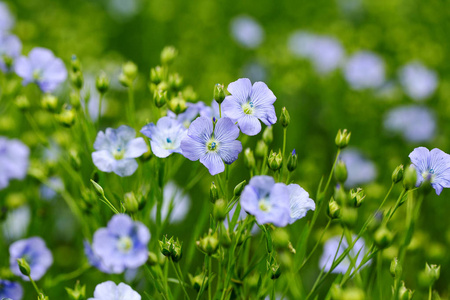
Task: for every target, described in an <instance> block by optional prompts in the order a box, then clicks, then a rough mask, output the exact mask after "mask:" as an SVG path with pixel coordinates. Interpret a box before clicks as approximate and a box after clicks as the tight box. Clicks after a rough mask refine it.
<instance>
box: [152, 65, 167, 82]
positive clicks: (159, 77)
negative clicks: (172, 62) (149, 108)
mask: <svg viewBox="0 0 450 300" xmlns="http://www.w3.org/2000/svg"><path fill="white" fill-rule="evenodd" d="M164 74H165V69H164V68H163V67H161V66H157V67H155V68H153V69H151V70H150V81H151V82H152V83H154V84H159V83H160V82H161V81H163V80H164Z"/></svg>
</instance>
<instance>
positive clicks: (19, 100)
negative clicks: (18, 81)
mask: <svg viewBox="0 0 450 300" xmlns="http://www.w3.org/2000/svg"><path fill="white" fill-rule="evenodd" d="M14 103H15V104H16V106H17V108H18V109H20V110H21V111H27V110H28V109H29V108H30V101H28V98H27V96H25V95H19V96H17V97H16V100H15V101H14Z"/></svg>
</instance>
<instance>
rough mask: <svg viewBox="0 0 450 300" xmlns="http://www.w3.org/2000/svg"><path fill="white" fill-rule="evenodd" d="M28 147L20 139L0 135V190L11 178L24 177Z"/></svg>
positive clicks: (26, 167)
mask: <svg viewBox="0 0 450 300" xmlns="http://www.w3.org/2000/svg"><path fill="white" fill-rule="evenodd" d="M29 155H30V149H28V147H27V146H26V145H25V144H23V143H22V142H21V141H19V140H16V139H11V140H9V139H7V138H5V137H1V136H0V166H1V168H0V190H1V189H4V188H5V187H7V186H8V185H9V181H10V180H11V179H19V180H21V179H24V178H25V176H26V175H27V170H28V163H29V161H28V158H29Z"/></svg>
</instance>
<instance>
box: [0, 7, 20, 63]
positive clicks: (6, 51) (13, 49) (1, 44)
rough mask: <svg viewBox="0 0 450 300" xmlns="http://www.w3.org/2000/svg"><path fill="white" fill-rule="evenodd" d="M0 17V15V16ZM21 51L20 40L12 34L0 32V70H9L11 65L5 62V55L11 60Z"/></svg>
mask: <svg viewBox="0 0 450 300" xmlns="http://www.w3.org/2000/svg"><path fill="white" fill-rule="evenodd" d="M0 17H1V16H0ZM21 52H22V42H21V41H20V40H19V38H18V37H17V36H15V35H12V34H2V33H1V32H0V70H2V71H3V72H10V71H11V69H12V66H7V65H6V64H5V57H6V58H8V59H12V62H13V63H14V61H15V60H16V59H17V58H18V57H19V56H20V53H21Z"/></svg>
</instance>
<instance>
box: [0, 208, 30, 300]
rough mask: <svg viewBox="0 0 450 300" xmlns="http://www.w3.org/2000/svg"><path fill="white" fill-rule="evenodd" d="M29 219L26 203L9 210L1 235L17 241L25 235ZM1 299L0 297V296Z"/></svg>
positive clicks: (28, 209)
mask: <svg viewBox="0 0 450 300" xmlns="http://www.w3.org/2000/svg"><path fill="white" fill-rule="evenodd" d="M30 221H31V210H30V207H29V206H28V205H22V206H20V207H18V208H15V209H13V210H9V211H8V214H7V215H6V220H5V221H4V222H3V224H2V227H3V236H4V238H5V240H7V241H17V240H18V239H21V238H23V237H25V236H26V234H27V231H28V226H29V225H30ZM0 299H1V298H0Z"/></svg>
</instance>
